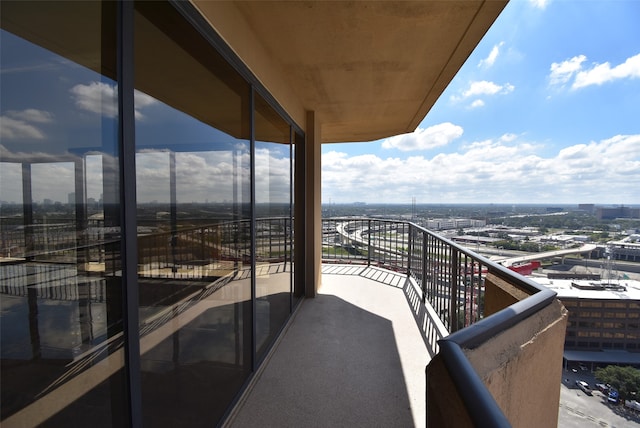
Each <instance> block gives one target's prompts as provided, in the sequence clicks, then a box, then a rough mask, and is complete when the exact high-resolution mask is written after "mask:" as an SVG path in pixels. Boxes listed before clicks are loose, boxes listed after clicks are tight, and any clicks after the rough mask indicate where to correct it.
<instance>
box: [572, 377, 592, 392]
mask: <svg viewBox="0 0 640 428" xmlns="http://www.w3.org/2000/svg"><path fill="white" fill-rule="evenodd" d="M576 385H577V386H578V388H580V389H581V390H582V392H584V393H585V394H587V395H591V388H590V387H589V384H588V383H587V382H585V381H583V380H577V381H576Z"/></svg>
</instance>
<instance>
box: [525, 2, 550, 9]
mask: <svg viewBox="0 0 640 428" xmlns="http://www.w3.org/2000/svg"><path fill="white" fill-rule="evenodd" d="M549 2H550V0H529V3H531V5H532V6H533V7H535V8H536V9H542V10H544V9H546V7H547V6H548V5H549Z"/></svg>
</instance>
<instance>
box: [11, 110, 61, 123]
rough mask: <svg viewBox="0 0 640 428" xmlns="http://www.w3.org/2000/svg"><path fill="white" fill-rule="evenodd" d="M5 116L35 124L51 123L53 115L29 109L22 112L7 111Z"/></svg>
mask: <svg viewBox="0 0 640 428" xmlns="http://www.w3.org/2000/svg"><path fill="white" fill-rule="evenodd" d="M7 116H11V117H13V118H14V119H19V120H23V121H25V122H35V123H51V122H53V115H52V114H51V113H49V112H48V111H44V110H37V109H34V108H29V109H26V110H22V111H16V110H9V111H7Z"/></svg>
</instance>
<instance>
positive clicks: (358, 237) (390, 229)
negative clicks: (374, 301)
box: [322, 218, 556, 426]
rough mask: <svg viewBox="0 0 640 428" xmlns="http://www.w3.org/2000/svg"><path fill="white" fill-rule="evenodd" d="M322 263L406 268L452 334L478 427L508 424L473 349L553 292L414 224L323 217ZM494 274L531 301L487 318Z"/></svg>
mask: <svg viewBox="0 0 640 428" xmlns="http://www.w3.org/2000/svg"><path fill="white" fill-rule="evenodd" d="M322 230H323V240H322V247H323V251H322V256H323V262H325V263H331V262H333V263H363V264H366V265H375V266H380V267H384V268H386V269H390V270H394V271H400V272H403V273H406V275H407V276H408V277H410V278H411V279H412V280H413V281H415V283H416V284H417V286H418V288H419V289H420V290H421V293H422V301H423V303H425V302H428V303H429V304H430V305H431V306H432V307H433V309H434V310H435V311H436V313H437V314H438V316H439V318H440V320H441V321H442V323H443V324H444V325H445V327H446V328H447V330H448V331H449V333H451V334H450V335H449V336H447V337H446V338H444V339H441V340H439V341H438V348H439V352H440V354H441V355H442V357H443V360H444V361H445V366H446V367H447V370H448V371H449V373H450V375H451V378H452V379H453V381H454V383H455V384H456V388H457V390H458V391H459V394H460V396H461V398H462V399H463V401H464V403H465V405H466V407H467V410H468V412H469V415H470V417H471V418H472V420H473V421H474V422H475V423H476V425H477V426H509V422H508V420H507V419H506V417H505V416H504V414H503V413H502V411H501V410H500V408H499V407H498V405H497V404H496V402H495V400H494V399H493V397H492V396H491V394H490V393H489V391H488V390H487V389H486V387H485V386H484V384H483V383H482V381H481V380H480V378H479V376H478V374H477V373H476V371H475V369H474V368H473V367H472V366H471V363H470V362H469V360H468V359H467V358H466V356H465V354H464V352H463V349H473V348H475V347H477V346H479V345H480V344H482V343H484V342H485V341H487V340H488V339H489V338H491V337H493V336H495V335H496V334H498V333H500V332H502V331H505V330H506V329H508V328H510V327H512V326H514V325H516V324H517V323H519V322H520V321H522V320H523V319H524V318H526V317H528V316H529V315H531V314H533V313H535V312H538V311H540V310H541V309H542V308H544V307H545V306H547V305H549V304H550V303H551V302H552V301H553V300H554V298H555V296H556V293H555V292H553V291H551V290H549V289H546V288H544V287H542V286H539V285H538V284H536V283H535V282H533V281H531V280H529V279H527V278H525V277H523V276H521V275H519V274H517V273H515V272H513V271H511V270H509V269H507V268H505V267H504V266H502V265H499V264H497V263H495V262H492V261H491V260H489V259H487V258H485V257H483V256H481V255H479V254H476V253H474V252H473V251H471V250H469V249H467V248H464V247H462V246H460V245H458V244H456V243H454V242H452V241H450V240H448V239H446V238H444V237H442V236H439V235H437V234H435V233H433V232H431V231H429V230H427V229H424V228H422V227H420V226H418V225H416V224H414V223H411V222H403V221H394V220H379V219H361V218H330V219H323V222H322ZM488 274H492V275H494V276H496V277H498V278H500V279H502V280H505V281H507V282H508V283H509V284H511V285H512V286H514V287H516V288H518V289H520V290H522V291H524V292H525V293H526V294H528V295H529V297H528V298H526V299H524V300H521V301H519V302H517V303H515V304H513V305H511V306H509V307H508V308H506V309H504V310H502V311H499V312H497V313H495V314H493V315H491V316H488V317H486V318H485V314H484V294H485V278H486V276H487V275H488Z"/></svg>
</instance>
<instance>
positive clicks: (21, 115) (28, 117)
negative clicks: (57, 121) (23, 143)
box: [0, 109, 53, 140]
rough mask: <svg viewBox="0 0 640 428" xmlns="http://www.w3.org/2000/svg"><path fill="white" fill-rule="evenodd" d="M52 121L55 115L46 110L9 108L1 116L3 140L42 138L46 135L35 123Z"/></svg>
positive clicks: (0, 129) (0, 131)
mask: <svg viewBox="0 0 640 428" xmlns="http://www.w3.org/2000/svg"><path fill="white" fill-rule="evenodd" d="M52 121H53V115H52V114H51V113H49V112H47V111H44V110H37V109H26V110H8V111H7V112H6V113H5V115H3V116H0V137H2V139H3V140H5V139H6V140H28V139H32V140H42V139H44V138H45V135H44V133H43V132H42V130H40V129H39V128H37V127H36V126H35V125H34V124H44V123H50V122H52Z"/></svg>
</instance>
